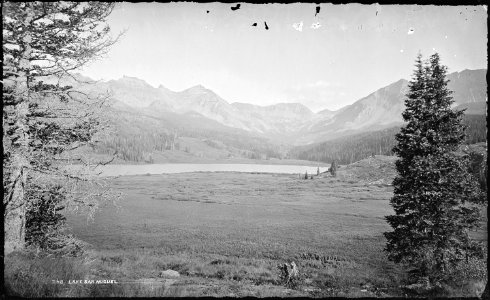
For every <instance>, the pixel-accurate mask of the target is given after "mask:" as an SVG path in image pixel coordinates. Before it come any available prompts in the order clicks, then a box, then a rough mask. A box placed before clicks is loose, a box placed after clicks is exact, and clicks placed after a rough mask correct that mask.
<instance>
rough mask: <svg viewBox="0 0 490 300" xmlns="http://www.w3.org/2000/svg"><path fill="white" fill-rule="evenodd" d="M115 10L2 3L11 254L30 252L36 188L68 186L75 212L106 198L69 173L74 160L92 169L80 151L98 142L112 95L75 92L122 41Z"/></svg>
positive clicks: (6, 203)
mask: <svg viewBox="0 0 490 300" xmlns="http://www.w3.org/2000/svg"><path fill="white" fill-rule="evenodd" d="M113 8H114V4H113V3H105V2H65V1H62V2H39V1H37V2H5V3H3V5H2V24H3V39H2V50H3V77H2V78H3V80H2V84H3V99H2V103H3V143H2V146H3V188H4V197H3V202H2V208H3V210H4V211H5V214H4V218H5V222H4V225H5V229H4V232H3V233H4V236H5V244H4V246H5V254H8V253H10V252H12V251H14V250H18V249H23V248H24V247H25V235H26V209H28V208H29V207H30V206H31V205H30V204H31V203H29V200H30V198H37V197H29V196H28V195H29V194H32V193H29V192H32V191H29V189H30V188H34V189H35V188H36V187H38V186H40V185H42V186H43V187H46V191H54V190H53V189H51V188H50V187H49V185H50V184H51V183H54V186H57V185H58V184H61V183H62V186H63V194H65V195H66V200H67V201H68V202H71V204H73V205H70V206H71V207H75V208H78V207H79V206H80V207H85V208H87V209H89V210H91V211H93V210H94V209H95V208H96V207H97V206H98V203H99V202H100V200H101V199H103V198H104V197H105V195H107V193H106V192H105V189H103V191H101V192H99V189H98V187H100V186H101V184H100V183H98V182H95V181H92V180H91V181H90V183H93V186H94V188H91V189H85V190H80V189H79V188H78V186H79V185H78V184H77V183H76V182H70V181H73V180H75V181H89V180H88V179H89V178H87V176H85V175H86V174H83V172H82V171H80V172H72V171H69V170H68V169H66V168H64V167H65V165H66V164H69V163H71V162H77V163H79V164H82V165H85V166H87V168H89V167H90V166H91V165H93V164H92V163H91V162H88V163H87V162H86V161H84V160H83V159H82V158H80V157H78V158H76V157H74V155H73V153H74V151H75V150H76V149H77V148H81V147H83V146H93V145H94V144H95V143H96V134H97V133H98V132H100V131H101V130H102V129H103V127H104V124H103V123H104V122H103V121H102V119H103V114H104V110H103V109H102V108H103V107H104V103H105V100H106V99H107V97H103V96H102V95H98V94H97V95H92V94H93V93H92V94H91V93H89V92H86V91H85V92H84V91H83V90H82V89H79V88H77V87H74V86H77V85H80V84H81V83H82V82H81V80H79V79H77V78H76V77H75V76H74V75H73V74H72V73H71V72H72V71H75V70H77V69H79V68H81V67H82V66H85V65H86V64H88V63H90V62H92V61H93V60H95V59H96V58H98V57H100V56H101V55H104V54H105V53H107V50H108V48H109V47H110V46H111V45H112V44H114V43H115V42H116V41H117V37H116V38H112V37H111V36H110V35H109V27H108V26H107V25H106V19H107V17H108V16H109V14H110V13H111V12H112V10H113ZM69 82H73V83H74V84H73V85H74V86H72V84H69ZM76 173H82V174H81V175H79V174H76ZM86 173H89V172H86ZM89 174H90V173H89ZM41 183H42V184H41ZM76 188H78V190H79V192H78V194H75V192H74V191H75V190H76ZM87 191H89V192H87ZM68 194H70V195H72V196H70V197H69V196H68ZM44 198H46V199H48V198H49V197H44ZM51 198H56V194H52V197H51ZM38 200H39V199H38ZM35 203H38V204H39V205H40V207H41V208H43V207H46V206H43V205H41V204H42V202H41V201H36V202H35ZM41 215H44V214H41Z"/></svg>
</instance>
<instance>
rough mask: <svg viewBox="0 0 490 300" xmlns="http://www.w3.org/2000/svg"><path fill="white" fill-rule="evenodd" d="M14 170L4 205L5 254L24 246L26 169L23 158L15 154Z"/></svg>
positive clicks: (13, 160)
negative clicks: (6, 201)
mask: <svg viewBox="0 0 490 300" xmlns="http://www.w3.org/2000/svg"><path fill="white" fill-rule="evenodd" d="M12 164H13V165H14V166H15V167H14V168H15V171H14V172H13V175H12V176H11V180H12V181H11V182H12V183H13V184H12V187H11V191H10V195H9V199H8V203H7V205H6V207H5V221H4V222H5V223H4V225H5V248H4V251H5V254H9V253H11V252H12V251H15V250H20V249H23V248H24V246H25V224H26V207H25V201H24V192H25V184H26V180H27V170H26V169H25V159H23V157H22V156H21V155H16V157H14V159H12Z"/></svg>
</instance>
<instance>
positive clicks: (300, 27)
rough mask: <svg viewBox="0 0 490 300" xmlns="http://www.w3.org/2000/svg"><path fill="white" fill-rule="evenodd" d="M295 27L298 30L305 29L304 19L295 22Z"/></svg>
mask: <svg viewBox="0 0 490 300" xmlns="http://www.w3.org/2000/svg"><path fill="white" fill-rule="evenodd" d="M293 28H294V29H296V30H298V31H303V21H301V22H299V23H294V24H293Z"/></svg>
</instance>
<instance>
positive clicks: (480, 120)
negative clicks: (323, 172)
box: [290, 115, 487, 164]
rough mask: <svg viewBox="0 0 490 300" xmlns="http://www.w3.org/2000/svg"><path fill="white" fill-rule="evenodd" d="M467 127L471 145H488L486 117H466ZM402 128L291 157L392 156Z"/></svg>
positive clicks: (346, 160) (296, 151) (347, 159)
mask: <svg viewBox="0 0 490 300" xmlns="http://www.w3.org/2000/svg"><path fill="white" fill-rule="evenodd" d="M464 123H465V124H466V126H468V127H467V130H466V134H467V138H466V143H467V144H474V143H478V142H485V141H486V135H487V134H486V117H485V116H482V115H465V116H464ZM399 130H400V127H392V128H388V129H384V130H379V131H372V132H365V133H360V134H355V135H350V136H347V137H342V138H338V139H334V140H331V141H328V142H324V143H319V144H314V145H308V146H300V147H296V148H293V149H292V150H291V151H290V157H291V158H295V159H304V160H311V161H321V162H327V163H329V162H332V161H333V160H337V161H338V162H339V163H340V164H351V163H353V162H356V161H359V160H361V159H364V158H367V157H369V156H372V155H373V154H376V155H392V151H391V150H392V149H393V146H394V145H395V134H396V133H397V132H398V131H399Z"/></svg>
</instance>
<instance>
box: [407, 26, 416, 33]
mask: <svg viewBox="0 0 490 300" xmlns="http://www.w3.org/2000/svg"><path fill="white" fill-rule="evenodd" d="M414 33H415V29H413V28H412V27H410V29H409V30H408V32H407V34H414Z"/></svg>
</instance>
